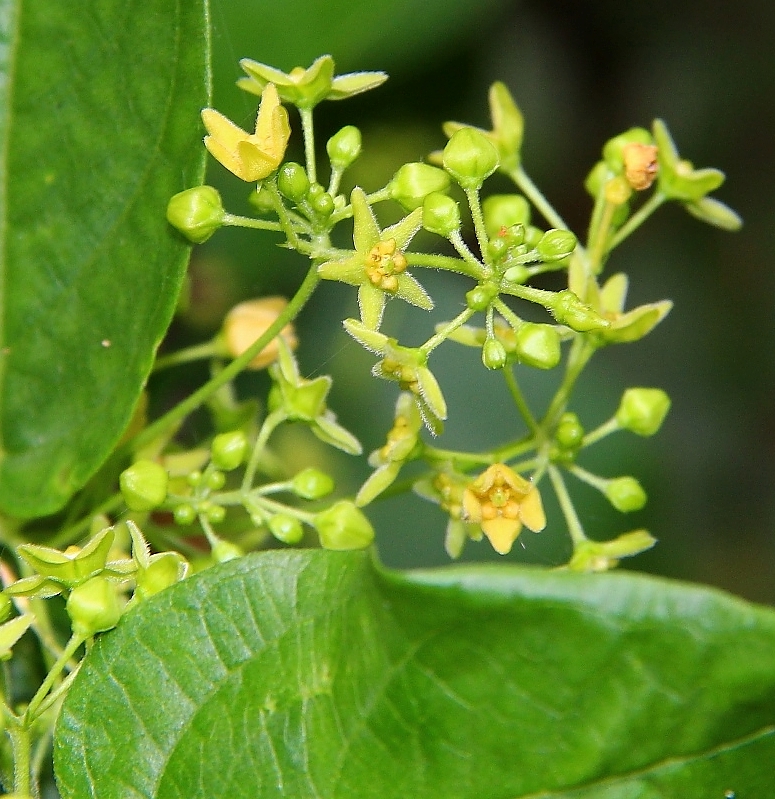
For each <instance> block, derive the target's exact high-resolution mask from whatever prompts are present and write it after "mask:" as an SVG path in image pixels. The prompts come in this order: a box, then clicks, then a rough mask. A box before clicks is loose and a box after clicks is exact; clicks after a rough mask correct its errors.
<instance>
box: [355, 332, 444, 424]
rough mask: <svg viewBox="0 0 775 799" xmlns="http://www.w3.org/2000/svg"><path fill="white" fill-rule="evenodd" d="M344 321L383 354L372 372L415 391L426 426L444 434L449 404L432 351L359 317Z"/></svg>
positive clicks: (360, 339) (357, 336) (362, 340)
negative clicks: (402, 340) (409, 343)
mask: <svg viewBox="0 0 775 799" xmlns="http://www.w3.org/2000/svg"><path fill="white" fill-rule="evenodd" d="M342 324H343V325H344V328H345V330H346V331H347V332H348V333H349V334H350V335H351V336H352V337H353V338H354V339H355V340H356V341H357V342H359V343H360V344H362V345H363V346H364V347H366V349H367V350H371V352H374V353H376V354H377V355H381V356H382V360H380V361H378V362H377V363H376V364H375V365H374V367H373V368H372V370H371V373H372V374H373V375H374V376H375V377H381V378H382V379H383V380H395V381H396V382H397V383H398V385H399V386H400V387H401V389H402V390H403V391H408V392H411V395H412V397H413V398H414V401H415V403H416V405H417V409H418V410H419V411H420V415H421V416H422V420H423V422H424V423H425V426H426V427H427V428H428V430H430V432H431V433H433V435H438V434H439V433H441V431H442V429H443V427H444V425H443V420H444V419H446V418H447V403H446V402H445V400H444V395H443V394H442V393H441V388H440V387H439V384H438V381H437V380H436V378H435V377H434V376H433V372H431V370H430V369H429V368H428V354H427V353H426V352H425V351H424V350H423V349H422V348H421V347H402V346H401V345H400V344H399V343H398V342H397V341H396V340H395V339H394V338H389V337H388V336H386V335H385V334H384V333H380V332H379V331H377V330H373V329H372V328H370V327H368V326H367V325H364V324H363V323H362V322H358V321H357V320H355V319H345V320H344V322H343V323H342Z"/></svg>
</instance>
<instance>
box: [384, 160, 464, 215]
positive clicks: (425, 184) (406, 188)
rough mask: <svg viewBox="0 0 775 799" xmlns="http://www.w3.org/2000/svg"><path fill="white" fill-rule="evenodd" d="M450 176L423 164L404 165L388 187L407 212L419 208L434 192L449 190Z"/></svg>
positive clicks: (436, 168) (391, 194)
mask: <svg viewBox="0 0 775 799" xmlns="http://www.w3.org/2000/svg"><path fill="white" fill-rule="evenodd" d="M449 186H450V180H449V175H448V174H447V173H446V172H445V171H444V170H443V169H439V168H438V167H435V166H431V165H430V164H423V163H414V162H413V163H409V164H404V165H403V166H402V167H401V168H400V169H399V170H398V172H396V174H395V175H394V177H393V180H391V181H390V183H388V185H387V190H388V193H389V194H390V196H391V197H392V198H393V199H394V200H396V201H397V202H399V203H401V205H402V206H403V207H404V208H405V209H406V210H407V211H414V209H415V208H419V207H420V206H421V205H422V204H423V202H424V201H425V198H426V197H427V196H428V195H429V194H432V193H434V192H439V193H444V192H445V191H447V190H448V189H449Z"/></svg>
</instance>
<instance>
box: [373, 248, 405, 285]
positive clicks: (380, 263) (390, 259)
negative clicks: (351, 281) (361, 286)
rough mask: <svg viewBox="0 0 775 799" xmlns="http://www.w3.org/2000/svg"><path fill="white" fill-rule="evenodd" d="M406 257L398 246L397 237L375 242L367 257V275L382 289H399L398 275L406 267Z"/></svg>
mask: <svg viewBox="0 0 775 799" xmlns="http://www.w3.org/2000/svg"><path fill="white" fill-rule="evenodd" d="M406 266H407V262H406V257H405V256H404V254H403V253H402V252H401V250H399V249H397V248H396V241H395V239H388V240H387V241H380V242H377V244H375V245H374V246H373V247H372V248H371V250H369V254H368V256H367V257H366V276H367V277H368V278H369V280H370V281H371V283H372V284H373V285H374V286H376V287H377V288H380V289H382V291H387V292H390V293H391V294H395V293H396V291H398V277H397V276H398V275H400V274H401V272H403V271H404V270H405V269H406Z"/></svg>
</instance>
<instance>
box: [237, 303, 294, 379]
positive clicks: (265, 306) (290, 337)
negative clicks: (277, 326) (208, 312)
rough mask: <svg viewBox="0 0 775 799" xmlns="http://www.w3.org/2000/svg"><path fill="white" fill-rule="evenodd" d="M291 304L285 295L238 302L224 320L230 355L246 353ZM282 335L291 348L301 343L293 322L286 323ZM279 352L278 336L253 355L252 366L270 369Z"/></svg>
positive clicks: (253, 367)
mask: <svg viewBox="0 0 775 799" xmlns="http://www.w3.org/2000/svg"><path fill="white" fill-rule="evenodd" d="M287 305H288V301H287V300H286V299H285V298H284V297H262V298H261V299H258V300H247V301H246V302H241V303H240V304H239V305H235V306H234V307H233V308H232V309H231V310H230V311H229V313H228V314H227V315H226V319H225V320H224V322H223V339H224V343H225V346H226V350H227V352H228V353H229V355H230V356H231V357H232V358H236V357H238V356H239V355H242V353H243V352H245V350H247V349H248V347H250V346H251V345H252V344H253V343H254V342H255V341H256V340H257V339H258V338H260V337H261V336H262V335H263V334H264V333H265V332H266V331H267V329H268V328H269V327H270V326H271V325H272V324H273V323H274V322H275V321H276V320H277V317H278V316H279V315H280V314H281V313H282V312H283V311H284V310H285V307H286V306H287ZM280 335H281V336H282V337H283V338H284V339H285V342H286V343H287V344H288V346H289V347H290V348H291V349H295V348H296V345H297V344H298V342H297V340H296V334H295V332H294V329H293V325H291V324H288V325H286V326H285V327H284V328H283V329H282V330H281V331H280ZM277 352H278V344H277V338H275V339H273V340H272V341H270V342H269V344H267V345H266V347H264V349H262V350H261V352H259V353H258V355H256V357H255V358H253V360H252V361H251V362H250V363H249V364H248V368H249V369H264V368H266V367H267V366H269V364H271V363H274V361H276V360H277Z"/></svg>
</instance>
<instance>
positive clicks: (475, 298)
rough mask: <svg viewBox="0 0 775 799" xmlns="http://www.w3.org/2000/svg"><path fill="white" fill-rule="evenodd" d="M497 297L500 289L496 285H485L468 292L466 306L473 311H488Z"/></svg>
mask: <svg viewBox="0 0 775 799" xmlns="http://www.w3.org/2000/svg"><path fill="white" fill-rule="evenodd" d="M497 296H498V287H497V286H496V285H495V284H494V283H484V284H482V285H479V286H474V288H472V289H471V290H470V291H468V292H466V305H467V306H468V307H469V308H470V309H471V310H472V311H486V310H487V309H488V308H489V306H490V303H491V302H492V301H493V300H494V299H495V298H496V297H497Z"/></svg>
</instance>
